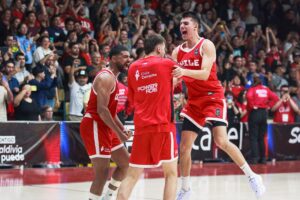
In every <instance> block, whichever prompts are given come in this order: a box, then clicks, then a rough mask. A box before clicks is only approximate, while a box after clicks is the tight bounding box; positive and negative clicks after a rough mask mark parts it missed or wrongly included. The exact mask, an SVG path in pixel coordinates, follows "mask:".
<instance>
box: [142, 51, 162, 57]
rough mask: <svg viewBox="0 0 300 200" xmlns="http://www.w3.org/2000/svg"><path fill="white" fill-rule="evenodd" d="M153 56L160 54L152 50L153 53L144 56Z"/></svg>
mask: <svg viewBox="0 0 300 200" xmlns="http://www.w3.org/2000/svg"><path fill="white" fill-rule="evenodd" d="M152 56H159V55H158V54H157V53H155V52H152V53H149V54H147V55H145V56H144V58H148V57H152Z"/></svg>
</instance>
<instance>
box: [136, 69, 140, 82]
mask: <svg viewBox="0 0 300 200" xmlns="http://www.w3.org/2000/svg"><path fill="white" fill-rule="evenodd" d="M139 78H140V72H139V70H136V72H135V80H137V81H138V80H139Z"/></svg>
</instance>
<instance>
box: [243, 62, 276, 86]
mask: <svg viewBox="0 0 300 200" xmlns="http://www.w3.org/2000/svg"><path fill="white" fill-rule="evenodd" d="M248 69H249V72H248V73H247V77H246V81H247V83H246V88H249V87H251V86H252V84H253V83H254V78H253V75H254V74H256V75H257V74H258V76H259V79H260V80H261V83H262V84H263V85H267V79H266V76H265V75H264V74H263V73H260V72H259V71H258V69H257V63H256V62H255V61H250V62H249V63H248ZM271 78H272V77H271ZM270 80H271V79H270V77H269V82H268V83H269V84H270Z"/></svg>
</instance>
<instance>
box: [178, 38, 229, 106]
mask: <svg viewBox="0 0 300 200" xmlns="http://www.w3.org/2000/svg"><path fill="white" fill-rule="evenodd" d="M204 41H205V39H204V38H201V39H200V41H199V42H198V44H196V45H195V46H194V47H193V48H192V49H190V50H186V49H184V48H183V45H184V44H185V43H183V44H182V45H180V46H179V50H178V54H177V62H178V63H179V64H180V65H181V66H182V67H183V68H185V69H191V70H201V68H202V56H201V48H202V45H203V42H204ZM183 80H184V81H185V83H186V86H187V88H188V98H189V100H192V99H194V98H198V97H202V96H210V95H213V96H214V97H216V98H224V91H223V87H222V85H221V83H220V81H219V80H218V77H217V66H216V63H215V62H214V64H213V66H212V68H211V72H210V75H209V78H208V79H207V80H206V81H203V80H197V79H193V78H190V77H183Z"/></svg>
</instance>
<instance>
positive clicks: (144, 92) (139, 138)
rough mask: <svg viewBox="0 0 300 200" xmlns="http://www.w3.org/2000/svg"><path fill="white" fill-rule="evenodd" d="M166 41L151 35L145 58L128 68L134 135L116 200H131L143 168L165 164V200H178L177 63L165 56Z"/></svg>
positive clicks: (147, 42) (148, 39) (146, 43)
mask: <svg viewBox="0 0 300 200" xmlns="http://www.w3.org/2000/svg"><path fill="white" fill-rule="evenodd" d="M165 48H166V46H165V40H164V38H163V37H162V36H160V35H151V36H149V38H147V39H146V40H145V53H146V56H145V57H144V58H141V59H139V60H137V61H135V62H134V63H132V64H131V65H130V67H129V71H128V99H129V102H130V104H132V105H133V107H134V125H135V133H134V138H133V145H132V151H131V155H130V161H129V169H128V172H127V177H126V178H125V179H124V181H123V182H122V184H121V186H120V189H119V192H118V196H117V199H118V200H125V199H128V198H129V196H130V193H131V192H132V189H133V187H134V185H135V184H136V182H137V181H138V179H139V176H140V175H141V174H142V172H143V170H144V168H154V167H159V166H160V165H162V167H163V171H164V175H165V188H164V198H163V199H175V196H176V186H177V143H176V129H175V125H174V109H173V99H172V97H173V83H172V82H173V81H172V80H173V77H172V69H173V67H174V65H176V63H175V62H174V61H172V60H171V59H168V58H163V57H164V55H165Z"/></svg>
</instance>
